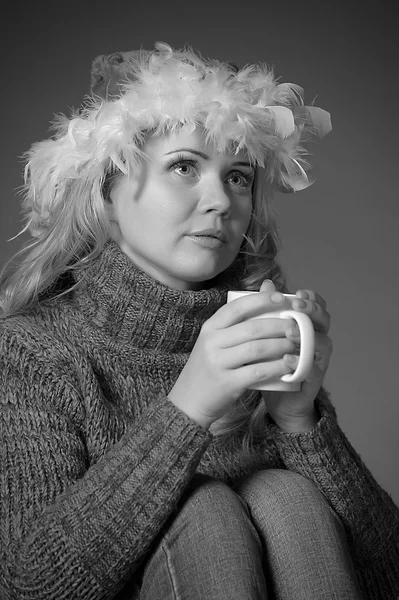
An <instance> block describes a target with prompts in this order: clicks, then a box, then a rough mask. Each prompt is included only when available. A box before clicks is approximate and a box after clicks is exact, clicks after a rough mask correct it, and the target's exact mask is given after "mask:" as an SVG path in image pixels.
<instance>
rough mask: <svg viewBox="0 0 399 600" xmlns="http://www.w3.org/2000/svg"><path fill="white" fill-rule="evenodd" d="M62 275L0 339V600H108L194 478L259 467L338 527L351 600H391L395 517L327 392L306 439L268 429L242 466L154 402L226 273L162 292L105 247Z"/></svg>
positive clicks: (231, 279) (398, 575) (233, 475)
mask: <svg viewBox="0 0 399 600" xmlns="http://www.w3.org/2000/svg"><path fill="white" fill-rule="evenodd" d="M75 277H76V278H77V279H78V280H79V287H78V288H77V289H75V290H74V291H73V292H71V293H69V294H67V295H65V296H63V297H62V298H59V299H57V300H55V301H54V300H53V301H52V302H43V303H42V304H41V305H40V306H39V307H37V308H35V309H31V310H30V311H29V312H27V313H26V314H25V315H23V316H14V317H9V318H8V319H6V320H4V321H3V322H2V323H1V325H0V402H1V410H0V448H1V451H0V485H1V491H0V493H1V498H0V502H1V503H0V527H1V531H0V534H1V535H0V598H1V600H5V599H7V600H9V599H10V600H11V599H12V600H15V599H18V600H43V599H44V598H46V599H47V600H52V599H54V600H55V599H56V600H63V599H73V600H103V599H108V598H115V597H121V596H119V595H118V594H119V591H120V590H122V588H124V589H125V590H126V589H128V588H129V584H128V582H129V581H131V582H134V581H135V573H137V572H138V569H139V567H140V565H142V564H143V561H144V560H145V558H146V556H147V555H148V553H149V549H150V547H151V544H152V543H153V542H154V540H155V538H156V536H157V534H158V533H159V532H160V530H161V528H162V527H163V525H164V524H165V522H166V520H167V519H168V517H170V516H171V515H172V513H173V511H174V509H175V508H176V505H177V503H178V501H179V499H180V498H181V496H182V495H183V493H184V491H185V489H186V488H187V485H188V484H189V482H190V480H191V478H192V477H193V475H194V473H195V472H201V473H206V474H209V475H211V476H213V477H217V478H219V479H221V480H223V481H225V482H227V483H228V484H232V483H234V482H235V481H237V480H238V479H239V478H241V477H243V476H245V475H249V474H250V473H253V472H255V471H257V470H259V469H267V468H281V469H289V470H291V471H294V472H296V473H299V474H301V475H303V476H305V477H307V478H309V479H311V480H312V481H313V482H314V483H315V484H316V486H317V487H318V488H319V489H320V490H321V491H322V493H323V494H324V495H325V497H326V498H327V500H328V502H329V503H330V505H331V506H332V508H333V509H334V510H335V511H336V513H337V514H338V516H339V517H340V519H341V521H342V523H343V525H344V527H345V530H346V534H347V538H348V543H349V547H350V552H351V556H352V560H353V563H354V566H355V569H356V573H357V576H358V579H359V582H360V585H361V587H362V590H363V594H364V598H366V599H367V600H368V599H370V600H371V599H375V600H396V597H397V595H399V510H398V508H397V507H396V505H395V504H394V503H393V501H392V499H391V498H390V496H389V495H388V494H387V493H386V492H385V491H384V490H382V489H381V487H380V486H379V485H378V484H377V483H376V481H375V479H374V478H373V476H372V475H371V473H370V472H369V470H368V469H367V468H366V466H365V465H364V464H363V462H362V460H361V458H360V457H359V455H358V454H357V453H356V452H355V450H354V449H353V448H352V446H351V445H350V443H349V442H348V440H347V438H346V436H345V435H344V433H343V432H342V430H341V428H340V427H339V425H338V423H337V419H336V414H335V410H334V409H333V407H332V405H331V402H330V399H329V397H328V394H326V393H324V394H321V395H320V397H318V398H317V400H316V407H317V410H318V412H319V416H320V419H319V421H318V423H317V425H316V426H315V427H314V428H313V430H312V431H309V432H301V433H285V432H283V431H282V430H280V429H279V428H278V427H277V426H276V425H274V424H273V423H272V422H271V421H268V422H267V423H266V424H265V435H264V437H262V438H261V439H260V440H259V441H258V442H256V444H255V445H254V447H253V449H252V452H251V453H249V454H245V453H244V452H243V451H242V450H241V445H240V438H239V436H236V438H233V439H232V440H231V441H230V442H224V443H222V442H221V441H220V439H218V437H217V436H213V435H212V433H210V432H209V431H208V430H206V429H203V428H202V427H201V426H200V425H198V424H197V423H195V422H194V421H192V420H191V419H190V418H189V417H188V416H187V415H186V414H185V413H183V412H182V411H181V410H179V409H178V408H177V407H176V406H175V405H174V404H173V403H172V402H171V401H170V400H169V399H168V398H167V394H168V392H169V391H170V390H171V388H172V387H173V384H174V382H175V381H176V379H177V377H178V376H179V373H180V372H181V369H182V368H183V366H184V364H185V362H186V360H187V358H188V356H189V354H190V352H191V350H192V348H193V346H194V344H195V341H196V339H197V337H198V335H199V332H200V329H201V326H202V324H203V323H204V322H205V321H206V320H207V319H208V318H209V317H210V316H211V315H212V314H213V313H214V312H215V311H216V310H217V309H218V308H219V307H220V306H222V304H224V303H225V302H226V296H227V291H228V289H234V288H236V287H237V285H238V280H237V272H236V271H235V269H234V265H233V267H231V268H230V269H228V270H227V271H226V272H225V273H224V274H222V276H220V277H219V278H217V279H216V280H215V281H214V285H213V286H212V287H208V288H207V289H204V290H199V291H191V290H189V291H179V290H174V289H171V288H168V287H167V286H165V285H163V284H161V283H160V282H158V281H155V280H154V279H152V278H151V277H149V276H148V275H147V274H145V273H144V272H142V271H141V270H139V269H138V268H137V267H136V266H135V265H133V263H132V262H131V261H130V260H129V259H128V258H127V256H125V254H123V253H122V252H121V251H120V249H119V247H118V246H117V245H116V244H115V243H114V242H113V241H112V240H110V241H109V242H107V244H106V245H105V247H104V249H103V250H102V252H101V254H100V256H99V257H98V259H96V261H95V262H94V263H93V264H91V265H89V266H87V267H86V268H85V269H84V270H83V271H82V272H81V273H79V274H78V275H75ZM126 585H127V586H128V587H127V588H126V587H124V586H126ZM131 589H132V590H133V589H136V588H134V585H133V584H132V587H131ZM121 594H122V592H121ZM124 597H125V596H124ZM126 597H129V598H139V592H138V591H137V590H136V591H135V592H133V591H132V593H131V595H130V596H126Z"/></svg>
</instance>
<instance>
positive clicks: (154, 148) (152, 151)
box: [143, 126, 248, 161]
mask: <svg viewBox="0 0 399 600" xmlns="http://www.w3.org/2000/svg"><path fill="white" fill-rule="evenodd" d="M205 140H206V134H205V131H204V130H203V128H202V127H200V126H197V127H196V128H195V129H194V130H192V128H189V127H183V128H182V129H180V130H179V131H175V132H167V133H165V134H163V135H160V136H150V137H149V138H148V139H147V141H146V142H145V144H144V148H143V150H144V151H145V152H146V153H148V154H149V155H150V156H153V157H158V156H159V157H161V156H163V155H164V154H167V153H168V152H173V151H177V150H181V149H182V148H187V149H189V148H191V149H192V150H200V151H202V152H204V153H205V154H207V155H208V156H209V157H210V158H221V156H223V157H224V158H227V159H229V158H230V159H231V160H232V161H233V160H234V161H238V160H245V159H246V160H248V155H247V153H246V151H245V150H240V152H238V153H237V154H234V153H233V152H228V151H227V152H225V153H223V154H221V153H220V152H218V151H217V149H216V148H215V147H214V145H213V144H211V143H206V141H205Z"/></svg>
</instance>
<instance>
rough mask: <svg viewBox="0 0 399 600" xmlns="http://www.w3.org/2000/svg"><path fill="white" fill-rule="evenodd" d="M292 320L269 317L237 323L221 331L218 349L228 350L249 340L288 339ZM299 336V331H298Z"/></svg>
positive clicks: (294, 323)
mask: <svg viewBox="0 0 399 600" xmlns="http://www.w3.org/2000/svg"><path fill="white" fill-rule="evenodd" d="M295 326H296V321H295V320H294V319H281V318H273V317H269V318H267V319H264V318H259V319H256V318H255V319H250V320H248V321H243V322H242V323H237V324H236V325H232V326H231V327H228V328H226V329H224V330H223V331H221V333H220V335H219V338H218V340H219V341H218V344H219V347H220V348H230V347H232V346H237V345H239V344H243V343H245V342H249V341H251V340H260V339H268V338H281V337H286V338H288V336H289V334H290V330H291V329H293V330H294V329H295ZM298 334H299V329H298Z"/></svg>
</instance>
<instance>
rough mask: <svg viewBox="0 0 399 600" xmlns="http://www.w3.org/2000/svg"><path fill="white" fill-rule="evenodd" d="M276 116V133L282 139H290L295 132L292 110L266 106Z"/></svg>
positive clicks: (283, 107)
mask: <svg viewBox="0 0 399 600" xmlns="http://www.w3.org/2000/svg"><path fill="white" fill-rule="evenodd" d="M265 108H266V109H267V110H268V111H269V112H271V113H272V115H273V116H274V121H275V127H276V133H277V134H278V135H280V136H281V137H282V138H286V137H289V136H290V135H291V134H292V133H294V131H295V123H294V115H293V114H292V110H290V109H289V108H287V107H285V106H265Z"/></svg>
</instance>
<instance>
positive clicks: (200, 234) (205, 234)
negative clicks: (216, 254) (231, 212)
mask: <svg viewBox="0 0 399 600" xmlns="http://www.w3.org/2000/svg"><path fill="white" fill-rule="evenodd" d="M189 236H190V237H195V238H209V239H215V240H219V241H220V242H222V243H224V242H226V241H227V236H226V234H225V233H224V231H222V230H219V229H203V230H202V231H193V232H192V233H190V234H189Z"/></svg>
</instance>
